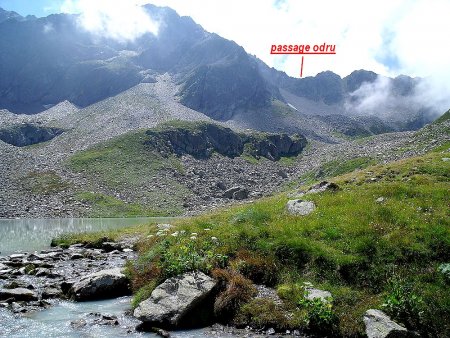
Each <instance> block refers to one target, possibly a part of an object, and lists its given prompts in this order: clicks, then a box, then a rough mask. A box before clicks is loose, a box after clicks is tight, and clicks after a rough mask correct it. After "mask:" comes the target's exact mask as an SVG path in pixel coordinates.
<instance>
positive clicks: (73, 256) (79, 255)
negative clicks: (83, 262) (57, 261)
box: [70, 253, 84, 260]
mask: <svg viewBox="0 0 450 338" xmlns="http://www.w3.org/2000/svg"><path fill="white" fill-rule="evenodd" d="M83 257H84V256H83V255H82V254H80V253H74V254H73V255H72V256H70V259H71V260H76V259H82V258H83Z"/></svg>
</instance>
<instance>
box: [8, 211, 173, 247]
mask: <svg viewBox="0 0 450 338" xmlns="http://www.w3.org/2000/svg"><path fill="white" fill-rule="evenodd" d="M172 219H173V218H170V217H146V218H60V219H0V255H8V254H10V253H13V252H19V251H28V252H33V251H39V250H42V249H45V248H48V247H49V246H50V242H51V240H52V238H54V237H56V236H58V235H61V234H63V233H75V232H92V231H99V230H108V229H117V228H121V227H126V226H131V225H137V224H142V223H147V222H153V221H154V222H158V223H165V222H170V220H172Z"/></svg>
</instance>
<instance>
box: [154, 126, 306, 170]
mask: <svg viewBox="0 0 450 338" xmlns="http://www.w3.org/2000/svg"><path fill="white" fill-rule="evenodd" d="M147 135H148V136H149V140H148V141H147V144H149V145H151V146H153V147H155V148H156V149H157V150H158V151H160V152H163V153H167V152H169V153H175V154H177V155H181V154H189V155H192V156H194V157H196V158H208V157H209V156H210V155H211V154H212V153H213V152H217V153H219V154H221V155H223V156H227V157H231V158H234V157H237V156H240V155H242V154H243V153H244V151H246V152H247V153H248V154H249V155H251V156H254V157H256V158H259V157H265V158H267V159H269V160H272V161H277V160H279V159H280V158H281V157H283V156H286V157H289V156H296V155H298V154H299V153H300V152H301V151H302V150H303V148H304V147H305V146H306V143H307V141H306V139H305V138H304V137H303V136H301V135H298V134H295V135H293V136H289V135H287V134H270V133H255V134H239V133H236V132H234V131H233V130H231V129H230V128H225V127H221V126H219V125H216V124H212V123H195V124H192V123H186V122H184V123H180V124H179V125H165V126H162V127H159V128H155V129H151V130H148V131H147Z"/></svg>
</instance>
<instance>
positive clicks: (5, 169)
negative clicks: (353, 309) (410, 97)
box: [0, 81, 448, 217]
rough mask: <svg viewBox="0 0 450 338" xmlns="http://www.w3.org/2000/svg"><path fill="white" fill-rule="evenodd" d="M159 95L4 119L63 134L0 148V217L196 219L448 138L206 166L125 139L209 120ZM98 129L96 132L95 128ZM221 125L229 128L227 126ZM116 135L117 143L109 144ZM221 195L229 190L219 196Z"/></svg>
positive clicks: (369, 142)
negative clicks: (171, 124)
mask: <svg viewBox="0 0 450 338" xmlns="http://www.w3.org/2000/svg"><path fill="white" fill-rule="evenodd" d="M161 88H164V90H163V92H164V93H167V92H168V90H167V83H165V82H164V81H161V82H159V81H158V82H157V83H155V84H147V85H140V86H139V87H137V88H135V89H134V90H132V91H128V92H127V93H126V95H120V96H119V97H116V98H110V99H108V100H106V101H103V102H101V103H99V104H96V105H94V106H90V107H88V108H85V109H82V110H78V109H76V108H74V107H72V106H71V105H68V104H61V105H60V106H59V107H55V108H52V111H47V112H45V113H42V114H38V115H33V116H27V115H19V116H17V115H12V114H9V113H7V112H3V113H2V115H1V117H2V118H3V119H4V121H5V125H6V124H9V125H15V124H18V123H34V124H37V125H41V126H47V127H49V126H51V127H54V128H62V129H64V130H66V131H65V132H64V133H62V134H61V135H59V136H57V137H55V138H53V139H52V140H50V141H47V142H44V143H39V144H36V145H33V146H27V147H16V146H13V145H10V144H7V143H4V142H2V141H0V147H1V151H0V158H1V161H0V172H1V175H2V183H3V184H2V185H1V186H0V190H1V194H0V215H1V216H2V217H61V216H83V215H85V216H89V215H91V216H96V215H100V214H101V213H102V212H106V214H104V215H103V216H105V215H110V216H119V215H153V214H161V213H170V214H183V213H197V212H199V211H202V210H205V209H211V208H215V207H217V206H220V205H223V204H227V203H230V202H232V201H233V199H230V198H229V197H233V194H234V193H235V192H236V191H242V193H241V192H240V193H238V196H240V197H239V199H241V198H242V197H244V198H248V199H250V200H252V199H254V198H257V197H259V196H264V195H266V194H270V193H272V192H274V191H277V190H278V189H279V188H280V187H282V186H283V185H286V184H290V183H289V182H298V180H299V179H301V177H303V176H304V175H305V174H306V173H308V172H311V171H314V170H315V171H316V172H317V173H318V175H320V171H324V172H326V170H324V168H323V166H324V164H326V163H328V162H333V161H334V163H336V164H335V166H339V165H340V164H345V163H347V162H348V161H351V160H352V159H355V158H356V159H358V158H359V159H362V160H361V161H362V162H361V163H360V164H361V165H364V164H365V163H373V162H386V161H391V160H394V159H398V158H403V157H408V156H413V155H415V154H420V153H423V152H424V151H426V150H427V149H429V148H430V147H434V146H436V145H438V144H441V143H442V142H444V141H445V140H446V139H448V129H446V128H448V127H445V126H446V125H447V124H448V121H447V120H444V121H443V122H441V123H437V124H432V125H430V126H428V127H426V128H425V129H423V130H421V131H419V132H417V133H414V132H403V133H390V134H383V135H379V136H375V137H369V138H367V139H360V140H355V141H352V140H348V141H342V139H341V142H340V143H336V144H330V143H323V142H318V141H314V140H311V139H310V140H309V146H308V147H306V148H305V149H304V150H303V151H302V153H301V154H300V155H299V156H297V157H291V158H282V159H281V160H278V161H272V160H273V159H276V158H272V160H269V159H267V158H266V157H264V155H263V154H260V155H262V157H261V158H260V159H259V160H258V159H257V158H255V157H254V156H252V152H251V151H250V152H248V150H252V149H246V150H247V152H246V153H244V154H238V153H236V156H235V157H234V158H233V157H228V156H223V154H222V155H221V154H220V153H219V152H216V153H214V152H213V153H212V154H211V156H210V157H209V158H201V157H200V158H199V157H198V156H192V155H195V154H194V153H191V154H189V152H186V151H183V152H181V153H180V152H179V154H178V155H176V154H175V155H176V156H173V155H171V156H166V155H167V154H166V155H164V150H163V151H162V152H161V151H156V152H155V151H154V150H155V149H153V150H149V149H147V148H145V144H144V142H141V141H140V137H142V138H146V137H149V135H146V134H145V133H143V134H139V133H140V132H138V133H136V132H133V131H134V130H136V129H141V128H147V129H148V128H151V127H152V126H156V125H157V124H158V123H161V122H163V121H167V120H170V119H173V118H181V119H182V120H184V119H187V118H189V119H191V120H195V119H197V120H206V121H208V119H206V118H205V117H204V115H201V114H199V113H197V112H195V111H191V110H189V109H186V108H185V109H178V108H180V107H183V106H181V105H179V104H178V103H177V102H176V101H175V100H173V97H172V96H170V95H168V96H167V97H166V99H164V98H163V96H162V95H158V96H156V97H155V96H154V95H151V94H153V93H157V92H158V91H159V90H160V89H161ZM149 94H150V95H149ZM136 97H138V98H139V99H138V100H136V101H135V102H137V103H135V104H134V105H130V106H128V105H127V104H126V103H125V102H127V101H125V102H124V106H123V107H122V109H121V110H119V111H116V112H115V113H114V114H110V115H105V114H103V111H104V109H106V108H107V107H108V106H109V105H110V104H112V105H115V104H116V103H115V101H116V100H123V99H126V100H129V101H128V102H132V101H133V100H135V99H136ZM144 97H145V98H146V100H147V101H144V100H143V98H144ZM105 107H106V108H105ZM149 107H151V108H149ZM7 121H8V122H7ZM39 122H40V124H39ZM99 125H100V126H103V127H102V129H100V130H98V127H97V126H99ZM229 126H231V127H232V128H233V129H235V130H236V125H235V123H230V124H229ZM217 128H218V127H217ZM188 129H189V128H188ZM145 130H146V129H145ZM156 130H158V128H157V129H156ZM237 130H238V131H239V130H241V133H242V132H244V131H245V130H244V129H239V128H237ZM127 131H128V132H129V133H126V132H127ZM247 132H248V131H247ZM124 133H125V134H124ZM116 135H122V136H120V137H116V138H115V137H114V136H116ZM133 135H137V136H133ZM165 141H167V139H165ZM222 143H223V142H222ZM202 145H203V144H202ZM221 146H223V144H221ZM250 148H251V147H250ZM141 150H142V151H141ZM160 150H161V149H160ZM255 150H256V149H255V148H253V151H255ZM260 150H261V149H259V151H260ZM208 153H209V152H208ZM255 154H256V155H257V153H253V155H255ZM92 155H94V157H92ZM237 155H240V156H237ZM271 157H273V154H272V155H271ZM73 159H78V160H80V161H81V162H80V161H79V162H77V163H78V164H77V165H78V166H77V165H74V164H73ZM358 163H359V162H358ZM360 164H357V165H360ZM229 189H235V190H234V191H232V192H231V193H227V194H226V191H227V190H229ZM236 189H237V190H236ZM230 194H231V195H230ZM105 203H106V204H107V205H109V206H111V205H115V206H116V207H117V208H118V210H120V211H117V210H116V211H111V210H108V207H105V208H103V209H102V207H101V206H99V204H105ZM113 209H114V208H113Z"/></svg>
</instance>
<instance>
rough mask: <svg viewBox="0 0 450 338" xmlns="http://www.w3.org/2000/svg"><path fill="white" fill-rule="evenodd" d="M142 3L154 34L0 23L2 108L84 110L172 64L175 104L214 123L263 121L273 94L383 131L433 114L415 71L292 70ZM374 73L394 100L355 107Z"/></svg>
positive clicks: (69, 19) (412, 125)
mask: <svg viewBox="0 0 450 338" xmlns="http://www.w3.org/2000/svg"><path fill="white" fill-rule="evenodd" d="M143 8H144V10H145V11H147V13H148V14H149V15H150V16H151V17H152V18H154V19H155V20H158V21H159V22H160V23H161V27H160V31H159V33H158V36H157V37H156V36H154V35H152V34H149V33H147V34H144V35H142V36H140V37H139V38H137V39H136V40H135V41H128V42H120V41H116V40H113V39H108V38H106V37H103V38H102V37H98V36H94V35H92V34H91V33H89V32H87V31H84V30H83V29H81V27H80V26H79V25H78V24H77V18H78V16H77V15H67V14H57V15H50V16H48V17H45V18H37V19H36V18H35V19H34V20H26V18H23V17H20V16H19V17H17V18H15V17H13V18H11V19H8V20H6V21H3V22H0V36H1V37H0V47H1V48H0V49H2V50H5V51H7V52H6V53H5V52H4V53H1V54H0V60H1V61H2V62H1V64H2V65H3V66H0V75H1V76H0V109H8V110H10V111H12V112H15V113H28V114H33V113H37V112H41V111H44V110H45V109H46V108H48V107H50V106H52V105H55V104H58V103H59V102H62V101H65V100H68V101H70V102H72V103H73V104H75V105H77V106H79V107H81V108H83V107H87V106H89V105H91V104H94V103H97V102H100V101H102V100H104V99H106V98H108V97H113V96H115V95H117V94H120V93H122V92H124V91H126V90H128V89H130V88H132V87H134V86H136V85H138V84H139V83H148V82H150V83H151V82H153V81H155V80H154V78H155V76H156V75H157V74H164V73H165V72H169V73H170V74H172V76H173V78H174V81H175V82H176V84H177V85H178V86H179V87H178V93H177V95H178V100H179V102H180V103H181V104H183V105H185V106H186V107H188V108H191V109H193V110H196V111H198V112H200V113H203V114H205V115H206V116H208V117H210V118H213V119H214V120H218V121H228V120H235V119H237V120H242V119H244V120H245V119H247V120H248V117H246V116H251V115H252V114H253V115H254V114H256V112H260V118H262V119H265V120H267V119H270V118H271V117H272V115H273V114H272V113H273V112H276V107H274V105H273V102H274V100H278V101H280V102H282V103H283V104H284V105H285V106H286V107H285V108H283V109H292V110H293V111H294V109H295V110H297V111H298V112H301V113H302V114H305V115H334V114H338V115H345V116H347V117H348V118H350V119H354V118H355V117H359V118H360V117H361V116H365V115H371V116H373V115H375V116H376V117H377V118H381V119H382V122H383V123H384V124H386V125H387V128H384V129H383V130H385V131H386V130H391V129H392V130H410V129H417V128H420V127H421V126H423V125H424V124H425V123H428V122H431V120H432V116H434V115H433V114H432V112H430V111H429V109H428V108H427V107H425V106H420V105H417V104H413V103H415V102H413V101H412V94H413V93H414V89H415V86H416V85H417V83H419V82H420V79H413V78H410V77H408V76H399V77H396V78H385V77H380V76H379V75H377V74H375V73H374V72H371V71H365V70H358V71H354V72H352V73H351V74H349V75H348V76H346V77H344V78H341V77H340V76H339V75H337V74H335V73H333V72H331V71H325V72H321V73H319V74H317V75H316V76H314V77H305V78H301V79H299V78H292V77H289V76H287V75H286V74H285V73H283V72H279V71H277V70H275V69H273V68H270V67H268V66H267V65H266V64H264V63H263V62H262V61H261V60H259V59H257V58H256V57H254V56H251V55H249V54H247V53H246V51H245V50H244V48H242V47H241V46H239V45H238V44H236V43H235V42H234V41H231V40H227V39H224V38H222V37H220V36H218V35H217V34H215V33H209V32H207V31H205V30H204V29H203V28H202V27H201V26H200V25H198V24H197V23H195V22H194V21H193V20H192V18H190V17H183V16H179V15H178V14H177V13H176V12H175V11H174V10H173V9H170V8H168V7H158V6H154V5H150V4H148V5H145V6H143ZM2 13H3V12H2ZM30 51H33V56H32V55H31V54H30V53H31V52H30ZM380 79H381V80H380ZM379 80H380V81H385V82H387V85H388V86H390V89H389V90H390V93H392V94H393V97H395V102H394V101H392V100H391V102H387V101H386V102H382V104H380V105H378V106H376V107H375V108H373V109H362V108H361V105H362V104H364V99H365V98H366V97H365V95H366V92H367V90H366V92H364V91H363V90H362V89H364V86H372V85H373V86H375V85H377V81H379ZM371 89H373V88H371ZM375 90H376V88H375ZM283 92H284V93H285V94H282V93H283ZM289 107H291V108H289ZM395 111H400V112H401V114H395V113H394V112H395ZM267 112H269V113H267ZM324 112H325V114H324ZM105 113H106V112H105ZM398 115H400V116H398ZM335 119H336V118H335ZM249 123H250V124H251V122H249ZM368 128H369V129H371V128H372V127H371V126H370V125H368Z"/></svg>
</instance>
